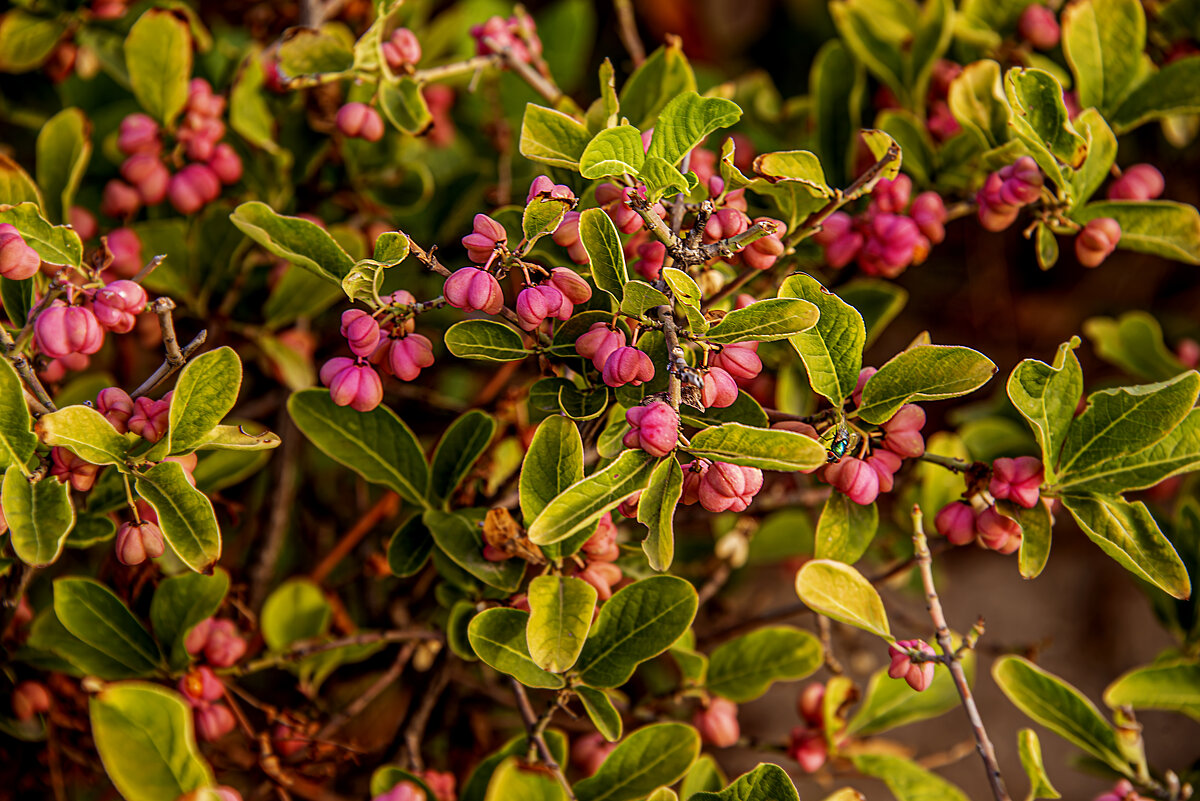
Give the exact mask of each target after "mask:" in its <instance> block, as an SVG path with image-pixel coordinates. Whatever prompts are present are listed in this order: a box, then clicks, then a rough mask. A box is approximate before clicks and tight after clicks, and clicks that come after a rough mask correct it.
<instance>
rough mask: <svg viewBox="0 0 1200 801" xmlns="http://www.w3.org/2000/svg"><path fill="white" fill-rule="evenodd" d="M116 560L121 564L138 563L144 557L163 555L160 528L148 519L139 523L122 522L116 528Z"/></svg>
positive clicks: (143, 560)
mask: <svg viewBox="0 0 1200 801" xmlns="http://www.w3.org/2000/svg"><path fill="white" fill-rule="evenodd" d="M116 552H117V561H119V562H120V563H121V564H123V565H140V564H141V563H142V562H145V561H146V559H156V558H158V557H160V556H162V555H163V534H162V530H161V529H160V528H159V527H158V526H157V525H156V524H154V523H151V522H150V521H149V520H143V521H142V522H141V523H122V524H121V527H120V528H119V529H117V540H116Z"/></svg>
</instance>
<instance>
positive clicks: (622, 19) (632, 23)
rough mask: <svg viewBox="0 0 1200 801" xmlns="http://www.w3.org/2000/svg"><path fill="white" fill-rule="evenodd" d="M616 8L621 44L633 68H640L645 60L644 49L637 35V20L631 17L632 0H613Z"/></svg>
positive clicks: (640, 38)
mask: <svg viewBox="0 0 1200 801" xmlns="http://www.w3.org/2000/svg"><path fill="white" fill-rule="evenodd" d="M613 5H615V6H616V7H617V30H618V32H619V33H620V35H621V44H623V45H625V49H626V50H628V51H629V57H630V58H631V59H633V66H635V67H640V66H642V62H643V61H645V60H646V48H645V47H643V46H642V37H641V36H639V35H638V29H637V20H636V19H635V18H634V16H633V2H632V0H613Z"/></svg>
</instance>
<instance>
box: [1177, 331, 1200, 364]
mask: <svg viewBox="0 0 1200 801" xmlns="http://www.w3.org/2000/svg"><path fill="white" fill-rule="evenodd" d="M1175 358H1176V359H1179V363H1180V364H1182V365H1183V366H1184V367H1186V368H1188V369H1189V370H1191V369H1194V368H1195V367H1196V365H1198V364H1200V342H1197V341H1196V340H1194V339H1192V338H1191V337H1184V338H1183V339H1181V340H1179V343H1178V344H1177V345H1176V346H1175Z"/></svg>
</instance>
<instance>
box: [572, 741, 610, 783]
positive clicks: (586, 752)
mask: <svg viewBox="0 0 1200 801" xmlns="http://www.w3.org/2000/svg"><path fill="white" fill-rule="evenodd" d="M616 747H617V744H616V743H610V742H607V741H606V740H605V739H604V735H602V734H600V733H599V732H592V733H591V734H585V735H583V736H582V737H578V738H575V740H574V741H573V742H572V743H571V762H573V763H574V764H575V767H577V768H579V772H580V773H582V774H583V775H584V776H591V775H592V774H594V773H595V772H596V771H598V770H599V769H600V765H601V764H603V763H604V760H605V759H607V758H608V755H609V754H610V753H612V750H613V749H614V748H616Z"/></svg>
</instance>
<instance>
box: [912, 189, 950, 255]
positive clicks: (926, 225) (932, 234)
mask: <svg viewBox="0 0 1200 801" xmlns="http://www.w3.org/2000/svg"><path fill="white" fill-rule="evenodd" d="M908 214H909V216H910V217H912V220H913V222H915V223H916V224H917V228H918V229H920V231H921V234H922V235H923V236H924V237H925V238H926V239H928V240H929V241H930V243H931V244H934V245H937V244H940V243H941V242H942V240H944V239H945V238H946V204H945V203H944V202H943V201H942V196H941V195H939V194H938V193H937V192H922V193H921V194H919V195H917V196H916V197H915V198H913V202H912V206H911V207H910V208H909V210H908Z"/></svg>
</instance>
